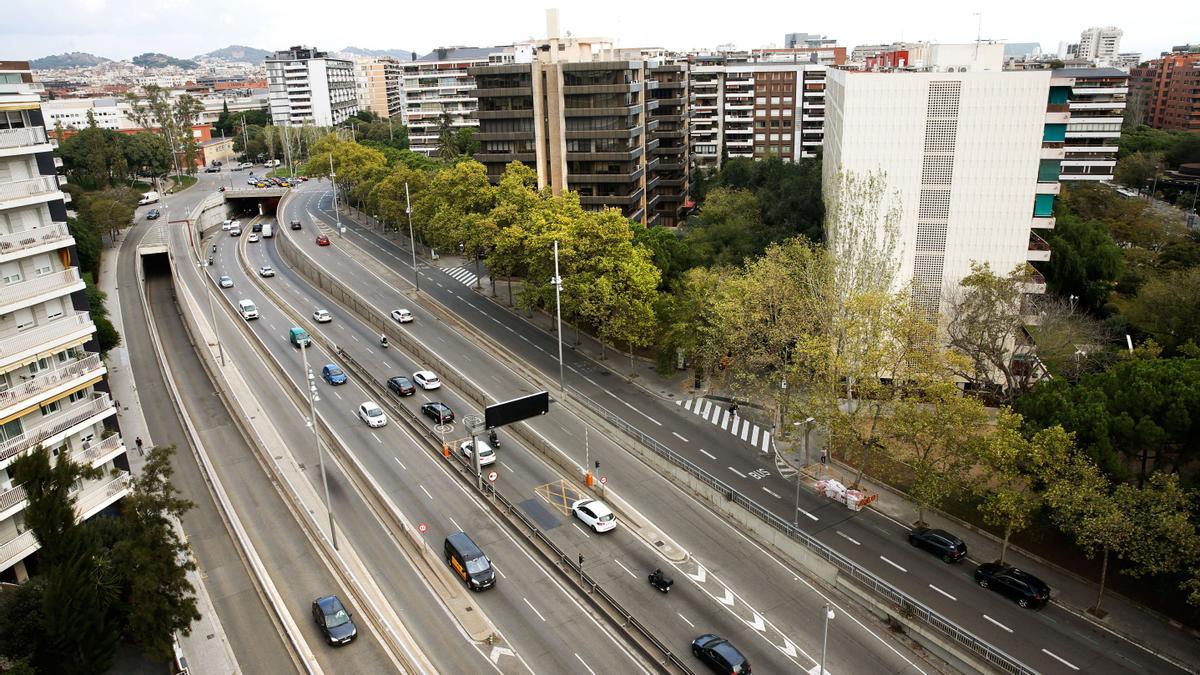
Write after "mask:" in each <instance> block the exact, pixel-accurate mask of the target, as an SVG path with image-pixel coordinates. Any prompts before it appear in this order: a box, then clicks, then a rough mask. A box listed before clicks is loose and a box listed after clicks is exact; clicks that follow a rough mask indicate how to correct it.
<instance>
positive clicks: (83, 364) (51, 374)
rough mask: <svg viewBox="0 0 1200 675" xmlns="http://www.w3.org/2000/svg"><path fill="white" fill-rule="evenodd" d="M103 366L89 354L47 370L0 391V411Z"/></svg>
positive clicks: (94, 356) (96, 358) (98, 357)
mask: <svg viewBox="0 0 1200 675" xmlns="http://www.w3.org/2000/svg"><path fill="white" fill-rule="evenodd" d="M103 365H104V362H103V361H101V360H100V355H99V354H91V355H88V356H86V357H84V358H82V359H77V360H75V361H72V362H70V363H69V364H67V365H65V366H63V367H61V368H56V369H54V370H47V371H43V372H41V373H38V374H37V375H35V376H33V377H31V378H29V379H28V380H24V381H22V382H20V383H19V384H17V385H16V386H15V387H13V388H11V389H7V390H5V391H0V409H3V408H7V407H9V406H12V405H16V404H18V403H21V402H24V401H27V400H29V399H30V398H33V397H35V396H37V395H39V394H41V393H42V392H44V391H46V390H47V389H50V388H51V387H55V386H57V385H59V384H62V383H63V382H66V381H68V380H73V379H75V378H77V377H81V376H83V375H85V374H87V373H90V372H92V371H95V370H99V369H100V368H101V367H102V366H103Z"/></svg>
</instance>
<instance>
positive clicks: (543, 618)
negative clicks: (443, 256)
mask: <svg viewBox="0 0 1200 675" xmlns="http://www.w3.org/2000/svg"><path fill="white" fill-rule="evenodd" d="M438 286H441V284H438ZM521 600H524V601H525V604H526V605H528V606H529V609H531V610H533V613H534V614H537V617H538V618H539V619H541V620H542V622H543V623H545V621H546V617H544V616H542V613H541V612H539V611H537V607H534V606H533V603H531V602H529V599H528V598H521ZM575 658H579V655H578V654H576V655H575ZM579 661H580V662H582V661H583V659H579ZM585 665H586V664H585Z"/></svg>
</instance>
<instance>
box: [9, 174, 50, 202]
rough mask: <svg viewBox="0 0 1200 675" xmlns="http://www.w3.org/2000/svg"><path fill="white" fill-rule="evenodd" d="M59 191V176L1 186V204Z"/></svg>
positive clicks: (29, 179)
mask: <svg viewBox="0 0 1200 675" xmlns="http://www.w3.org/2000/svg"><path fill="white" fill-rule="evenodd" d="M57 191H58V177H57V176H38V177H37V178H28V179H26V180H18V181H13V182H11V183H4V184H3V185H0V202H4V201H8V200H10V199H24V198H25V197H32V196H34V195H41V194H47V193H50V192H57Z"/></svg>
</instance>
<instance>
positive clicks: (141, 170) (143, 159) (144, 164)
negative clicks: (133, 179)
mask: <svg viewBox="0 0 1200 675" xmlns="http://www.w3.org/2000/svg"><path fill="white" fill-rule="evenodd" d="M125 161H126V162H127V163H128V164H129V166H130V168H131V169H133V171H134V173H136V174H138V175H143V176H154V177H161V176H165V175H167V172H169V171H170V170H171V146H170V145H169V144H168V143H167V141H166V139H165V138H163V137H162V136H159V135H158V134H152V133H149V132H139V133H136V134H133V135H131V136H127V137H126V141H125Z"/></svg>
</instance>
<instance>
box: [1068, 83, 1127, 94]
mask: <svg viewBox="0 0 1200 675" xmlns="http://www.w3.org/2000/svg"><path fill="white" fill-rule="evenodd" d="M1071 93H1072V94H1075V95H1077V96H1099V95H1102V94H1114V95H1115V94H1128V93H1129V87H1089V86H1086V85H1084V86H1076V87H1072V88H1071Z"/></svg>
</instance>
